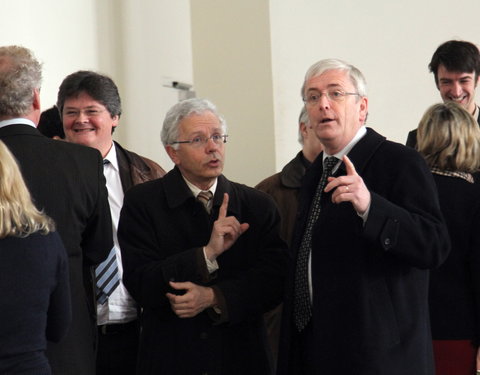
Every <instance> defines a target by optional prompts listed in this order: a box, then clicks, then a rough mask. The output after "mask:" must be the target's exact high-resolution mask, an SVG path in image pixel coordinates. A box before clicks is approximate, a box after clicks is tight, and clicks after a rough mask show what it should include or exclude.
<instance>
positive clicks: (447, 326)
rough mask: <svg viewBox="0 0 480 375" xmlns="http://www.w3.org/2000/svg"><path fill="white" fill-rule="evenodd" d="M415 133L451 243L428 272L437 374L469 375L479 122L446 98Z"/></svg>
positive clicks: (477, 305) (478, 332) (476, 268)
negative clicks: (445, 255)
mask: <svg viewBox="0 0 480 375" xmlns="http://www.w3.org/2000/svg"><path fill="white" fill-rule="evenodd" d="M417 138H418V143H417V150H418V151H419V152H420V154H422V155H423V156H424V158H425V160H426V162H427V164H428V165H429V166H430V169H431V171H432V173H433V177H434V179H435V182H436V184H437V189H438V193H439V199H440V206H441V209H442V213H443V216H444V217H445V221H446V223H447V227H448V232H449V235H450V240H451V245H452V248H451V252H450V255H449V256H448V258H447V260H446V261H445V263H443V264H442V265H441V266H440V267H439V268H438V269H436V270H433V271H431V274H430V275H431V278H430V294H429V307H430V320H431V327H432V338H433V349H434V357H435V366H436V375H444V374H455V375H463V374H465V375H467V374H468V375H471V374H474V373H475V370H477V373H479V372H480V371H479V370H480V355H479V350H478V345H479V339H480V174H479V173H478V171H479V168H480V128H479V126H478V124H477V123H476V121H475V120H474V118H473V117H472V116H471V115H470V114H469V113H468V112H467V111H466V110H465V109H464V108H462V107H461V106H460V105H458V104H456V103H454V102H445V103H442V104H435V105H433V106H432V107H430V108H429V109H428V110H427V111H426V113H425V114H424V116H423V118H422V119H421V121H420V124H419V126H418V134H417Z"/></svg>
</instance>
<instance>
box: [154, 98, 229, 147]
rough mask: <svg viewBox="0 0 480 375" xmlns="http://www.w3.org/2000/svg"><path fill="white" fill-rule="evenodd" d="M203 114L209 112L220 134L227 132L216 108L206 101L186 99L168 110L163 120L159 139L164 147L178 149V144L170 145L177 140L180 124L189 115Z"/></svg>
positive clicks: (225, 125)
mask: <svg viewBox="0 0 480 375" xmlns="http://www.w3.org/2000/svg"><path fill="white" fill-rule="evenodd" d="M205 112H211V113H212V114H214V115H215V116H216V117H217V118H218V120H219V121H220V126H221V128H222V132H223V133H224V134H225V133H226V132H227V124H226V122H225V120H224V119H223V117H222V116H220V114H219V113H218V112H217V107H216V106H215V105H214V104H213V103H212V102H210V101H209V100H206V99H198V98H193V99H187V100H183V101H181V102H178V103H177V104H175V105H174V106H173V107H172V108H170V109H169V111H168V112H167V114H166V115H165V120H163V127H162V132H161V133H160V137H161V139H162V143H163V145H164V146H167V145H171V146H172V147H173V148H175V149H176V148H178V144H173V145H172V144H171V143H172V142H175V141H176V140H177V138H178V130H179V129H178V128H179V125H180V122H181V121H182V120H183V119H184V118H186V117H189V116H191V115H201V114H203V113H205Z"/></svg>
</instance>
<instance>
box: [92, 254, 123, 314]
mask: <svg viewBox="0 0 480 375" xmlns="http://www.w3.org/2000/svg"><path fill="white" fill-rule="evenodd" d="M95 284H96V286H97V295H96V297H97V301H98V303H100V304H101V305H103V304H104V303H105V302H106V301H107V299H108V297H110V295H111V294H112V293H113V291H114V290H115V289H116V288H117V286H118V285H119V284H120V275H119V273H118V264H117V255H116V253H115V246H114V247H113V248H112V250H110V253H109V254H108V257H107V259H105V260H104V261H103V262H102V263H100V264H99V265H98V266H97V267H96V268H95Z"/></svg>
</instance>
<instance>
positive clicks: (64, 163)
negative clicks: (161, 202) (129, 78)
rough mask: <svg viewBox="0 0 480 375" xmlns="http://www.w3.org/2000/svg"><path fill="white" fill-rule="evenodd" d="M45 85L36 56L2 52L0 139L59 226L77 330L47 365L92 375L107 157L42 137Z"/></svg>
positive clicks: (106, 227) (108, 243) (107, 236)
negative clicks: (95, 283)
mask: <svg viewBox="0 0 480 375" xmlns="http://www.w3.org/2000/svg"><path fill="white" fill-rule="evenodd" d="M41 80H42V69H41V65H40V63H39V62H38V61H37V60H36V59H35V57H34V56H33V54H32V53H31V51H30V50H28V49H26V48H23V47H18V46H8V47H0V87H1V89H0V139H1V140H2V141H3V142H5V144H6V145H7V147H8V148H9V149H10V151H11V152H12V153H13V154H14V156H15V158H16V159H17V160H18V162H19V164H20V167H21V170H22V174H23V177H24V178H25V182H26V184H27V186H28V189H29V190H30V193H31V194H32V197H33V200H34V201H35V203H36V205H37V207H38V208H39V209H42V210H44V211H45V213H46V214H47V215H49V216H50V217H51V218H52V219H54V220H55V224H56V227H57V230H58V233H59V234H60V236H61V238H62V240H63V243H64V245H65V249H66V250H67V254H68V261H69V271H70V290H71V293H70V294H71V298H72V324H71V327H70V330H69V331H68V333H67V336H66V337H65V338H64V339H63V340H62V341H60V342H59V343H55V344H54V343H48V348H47V357H48V360H49V362H50V366H51V368H52V372H53V373H54V374H61V375H92V374H95V335H96V324H95V313H94V305H93V301H94V299H93V284H92V280H91V278H90V275H91V274H90V270H91V267H93V266H94V265H97V264H99V263H100V262H102V261H103V260H104V259H105V258H106V257H107V255H108V253H109V251H110V249H111V248H112V246H113V243H112V225H111V218H110V210H109V207H108V200H107V189H106V187H105V177H104V176H103V165H102V157H101V155H100V153H99V152H98V151H97V150H94V149H91V148H88V147H84V146H79V145H74V144H69V143H66V142H59V141H55V140H52V139H49V138H47V137H45V136H43V135H42V134H40V132H39V131H38V130H37V129H36V126H37V124H38V120H39V118H40V112H41V110H40V85H41ZM3 324H8V322H3ZM25 345H29V343H25ZM46 346H47V345H46Z"/></svg>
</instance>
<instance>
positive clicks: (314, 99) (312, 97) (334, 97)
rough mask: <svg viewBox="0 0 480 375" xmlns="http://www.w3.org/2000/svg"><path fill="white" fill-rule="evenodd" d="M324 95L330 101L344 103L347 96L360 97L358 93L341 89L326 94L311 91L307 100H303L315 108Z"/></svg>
mask: <svg viewBox="0 0 480 375" xmlns="http://www.w3.org/2000/svg"><path fill="white" fill-rule="evenodd" d="M322 95H325V96H326V97H327V99H328V100H329V101H333V102H342V101H344V100H345V96H347V95H360V94H359V93H358V92H345V91H343V90H339V89H330V90H327V91H325V92H320V91H311V92H309V93H308V94H307V96H306V97H305V98H303V101H304V102H305V104H307V105H309V106H313V105H315V104H318V102H319V101H320V99H321V98H322Z"/></svg>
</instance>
